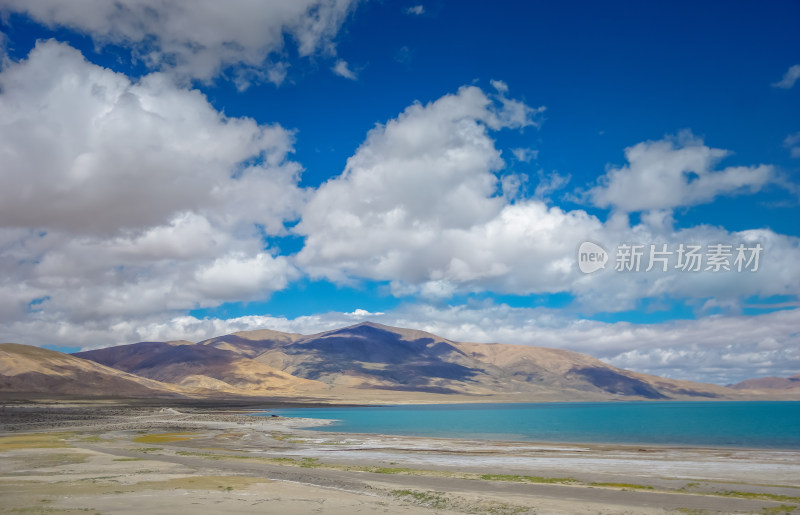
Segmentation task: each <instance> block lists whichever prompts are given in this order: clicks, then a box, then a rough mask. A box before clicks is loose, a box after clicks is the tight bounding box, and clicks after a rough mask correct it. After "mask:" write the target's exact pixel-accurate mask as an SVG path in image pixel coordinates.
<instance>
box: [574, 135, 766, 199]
mask: <svg viewBox="0 0 800 515" xmlns="http://www.w3.org/2000/svg"><path fill="white" fill-rule="evenodd" d="M729 155H730V152H728V151H727V150H721V149H717V148H710V147H708V146H706V145H704V144H703V141H702V140H700V139H699V138H696V137H695V136H693V135H692V134H691V133H689V132H682V133H680V134H679V135H678V136H677V137H674V138H673V137H667V138H664V139H662V140H658V141H645V142H642V143H638V144H636V145H634V146H632V147H628V148H626V149H625V158H626V159H627V160H628V164H627V165H625V166H623V167H621V168H612V169H611V170H609V171H608V172H607V173H606V175H604V176H603V177H601V178H600V179H599V180H598V185H597V186H595V187H594V188H592V189H590V190H589V191H588V192H587V196H588V198H589V199H591V201H592V202H593V203H594V204H595V205H596V206H598V207H613V208H615V209H619V210H622V211H628V212H632V211H648V210H655V209H672V208H675V207H680V206H693V205H696V204H702V203H705V202H710V201H711V200H713V199H714V198H715V197H717V196H718V195H734V194H737V193H741V192H749V193H753V192H757V191H759V190H760V189H761V188H762V187H763V186H764V185H765V184H767V183H769V182H771V181H772V180H774V178H775V171H774V169H773V167H772V166H770V165H763V164H762V165H757V166H730V167H727V168H724V169H722V170H715V169H714V167H715V166H716V164H717V163H718V162H719V161H720V160H722V159H723V158H724V157H727V156H729Z"/></svg>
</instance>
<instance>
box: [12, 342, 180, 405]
mask: <svg viewBox="0 0 800 515" xmlns="http://www.w3.org/2000/svg"><path fill="white" fill-rule="evenodd" d="M0 392H9V393H10V392H23V393H50V394H60V395H76V396H86V397H179V396H183V395H185V394H187V393H189V392H188V391H187V390H183V389H181V388H176V387H175V386H174V385H169V384H164V383H160V382H158V381H153V380H150V379H146V378H143V377H139V376H136V375H133V374H128V373H126V372H123V371H120V370H116V369H113V368H109V367H105V366H103V365H100V364H98V363H95V362H93V361H89V360H85V359H81V358H77V357H75V356H71V355H69V354H64V353H61V352H57V351H52V350H47V349H41V348H39V347H32V346H30V345H18V344H15V343H3V344H0Z"/></svg>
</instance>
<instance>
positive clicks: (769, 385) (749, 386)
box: [730, 374, 800, 390]
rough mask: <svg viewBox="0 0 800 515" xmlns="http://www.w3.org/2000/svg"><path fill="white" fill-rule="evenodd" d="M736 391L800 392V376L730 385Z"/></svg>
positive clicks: (764, 378) (762, 379)
mask: <svg viewBox="0 0 800 515" xmlns="http://www.w3.org/2000/svg"><path fill="white" fill-rule="evenodd" d="M730 387H731V388H733V389H735V390H800V374H796V375H793V376H791V377H759V378H756V379H748V380H746V381H742V382H740V383H736V384H733V385H730Z"/></svg>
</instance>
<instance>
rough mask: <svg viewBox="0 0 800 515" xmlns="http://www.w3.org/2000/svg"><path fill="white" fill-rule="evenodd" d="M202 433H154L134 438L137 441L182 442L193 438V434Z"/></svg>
mask: <svg viewBox="0 0 800 515" xmlns="http://www.w3.org/2000/svg"><path fill="white" fill-rule="evenodd" d="M198 434H200V433H191V432H182V433H154V434H149V435H144V436H137V437H136V438H134V439H133V441H134V442H136V443H171V442H182V441H184V440H191V439H192V437H193V436H196V435H198Z"/></svg>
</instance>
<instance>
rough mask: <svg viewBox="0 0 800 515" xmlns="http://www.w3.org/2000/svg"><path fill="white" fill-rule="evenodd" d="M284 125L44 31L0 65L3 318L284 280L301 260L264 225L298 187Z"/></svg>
mask: <svg viewBox="0 0 800 515" xmlns="http://www.w3.org/2000/svg"><path fill="white" fill-rule="evenodd" d="M293 140H294V136H293V134H292V133H291V132H290V131H287V130H285V129H283V128H282V127H280V126H278V125H259V124H258V123H256V122H255V121H253V120H252V119H248V118H229V117H226V116H225V115H223V114H222V113H220V112H219V111H217V110H216V109H214V108H213V107H212V106H211V105H210V104H209V103H208V101H207V100H206V98H205V96H204V95H202V94H201V93H200V92H198V91H194V90H188V89H183V88H179V87H177V86H175V84H174V83H173V82H172V81H170V80H169V79H168V78H167V77H165V76H164V75H161V74H153V75H149V76H146V77H144V78H142V79H141V80H139V81H137V82H133V81H131V80H130V79H128V78H127V77H125V76H124V75H120V74H117V73H114V72H112V71H110V70H108V69H105V68H102V67H99V66H96V65H94V64H91V63H89V62H87V61H86V60H85V59H84V58H83V56H82V55H81V54H80V53H79V52H78V51H77V50H75V49H73V48H71V47H69V46H68V45H64V44H61V43H57V42H54V41H47V42H39V43H38V44H37V46H36V48H35V49H34V50H33V51H32V52H31V53H30V55H29V56H28V58H27V59H26V60H24V61H21V62H18V63H9V64H7V65H6V67H5V68H4V69H3V70H2V72H1V73H0V156H2V157H0V161H2V163H3V169H2V173H0V270H2V279H0V297H2V298H3V302H2V303H0V320H5V321H8V320H17V319H19V318H20V317H29V318H33V319H36V318H37V317H41V316H44V314H45V313H47V314H49V315H53V314H58V316H59V317H62V318H63V319H64V320H73V321H74V320H85V321H95V322H102V323H108V324H112V323H113V321H114V320H115V317H120V318H125V317H132V316H142V315H145V314H148V313H156V312H158V311H160V310H167V311H169V310H185V309H190V308H192V307H195V306H198V305H214V304H217V303H219V302H222V301H225V300H242V299H248V298H263V297H264V296H266V295H268V294H269V292H271V291H275V290H277V289H282V288H284V287H285V286H286V285H287V282H288V281H289V280H290V279H291V278H292V277H295V276H296V275H297V272H296V270H295V268H294V266H293V265H292V264H291V263H290V262H289V261H288V259H287V258H285V257H282V256H273V255H271V254H270V253H269V252H268V251H265V250H264V248H263V247H264V246H263V243H262V241H261V240H262V237H263V235H264V234H281V233H284V232H285V229H284V225H283V224H284V221H285V220H287V219H292V218H295V217H296V216H297V208H298V206H299V205H300V204H301V203H302V201H303V198H304V193H303V191H301V190H300V189H299V188H297V181H298V179H299V173H300V166H299V165H298V164H297V163H294V162H292V161H291V160H289V158H288V157H289V155H290V153H291V152H292V145H293ZM245 276H246V279H245Z"/></svg>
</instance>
